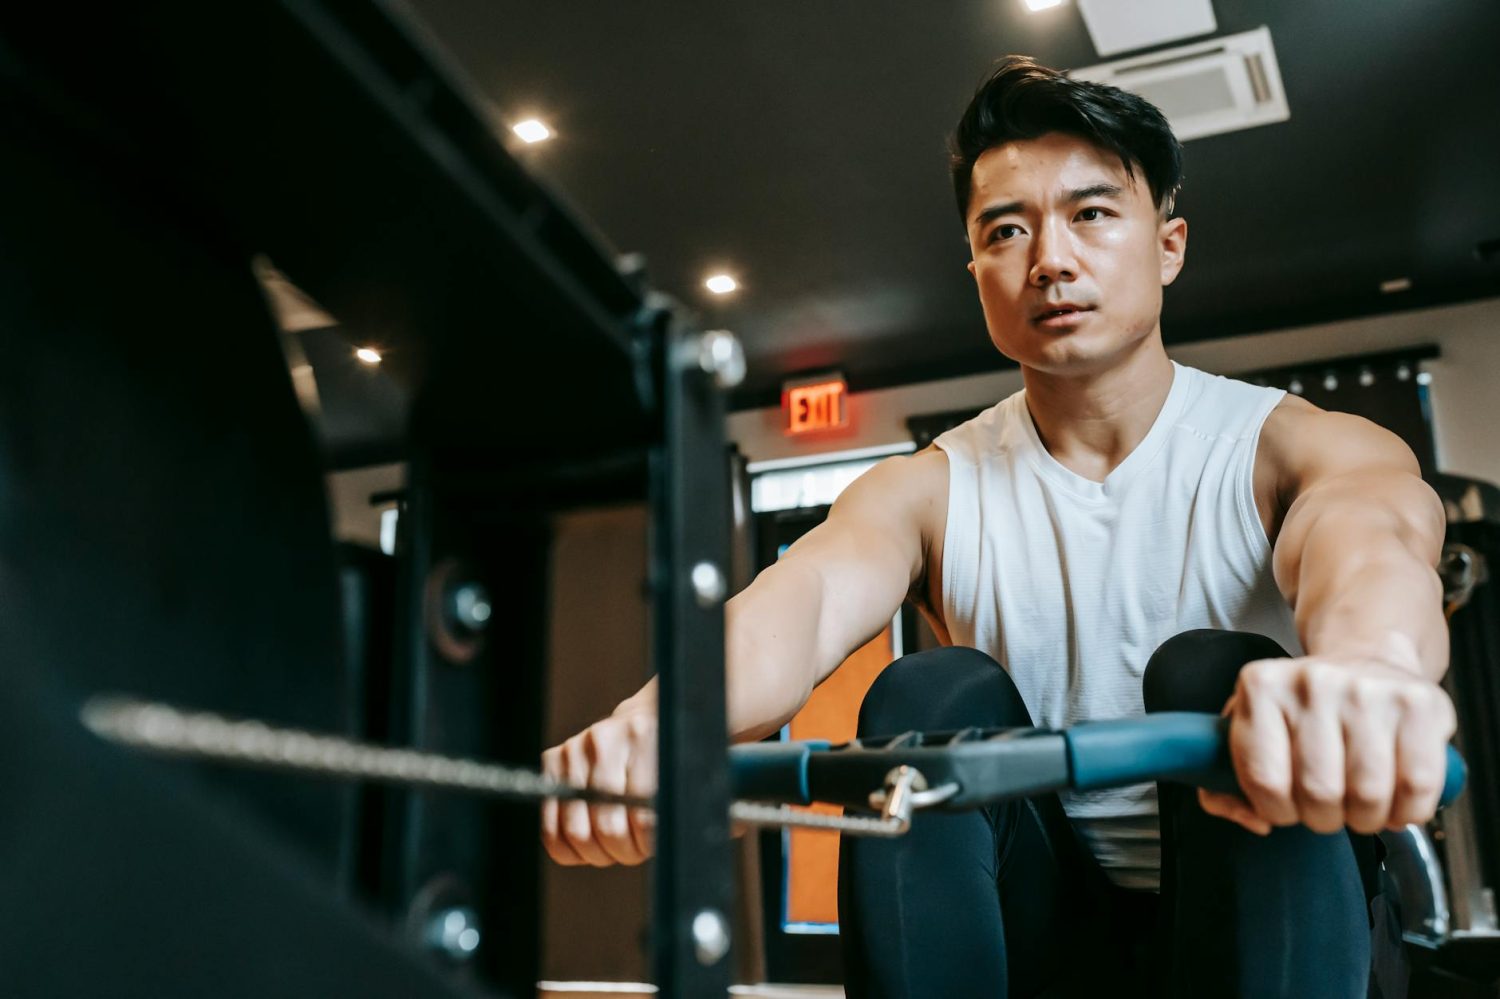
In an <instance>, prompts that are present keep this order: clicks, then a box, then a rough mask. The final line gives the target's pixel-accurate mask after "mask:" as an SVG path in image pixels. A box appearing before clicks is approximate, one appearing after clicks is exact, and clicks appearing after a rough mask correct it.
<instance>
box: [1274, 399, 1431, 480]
mask: <svg viewBox="0 0 1500 999" xmlns="http://www.w3.org/2000/svg"><path fill="white" fill-rule="evenodd" d="M1256 464H1257V466H1263V470H1264V472H1265V473H1267V474H1268V475H1269V476H1271V477H1273V478H1274V480H1275V482H1276V491H1277V493H1278V494H1279V495H1280V496H1282V497H1283V498H1285V497H1292V496H1295V495H1297V494H1298V493H1299V492H1300V491H1301V490H1302V489H1303V488H1305V487H1306V486H1308V485H1310V484H1311V483H1312V482H1314V481H1317V480H1319V479H1322V478H1325V477H1329V476H1334V475H1340V474H1345V473H1352V472H1360V471H1371V470H1377V469H1383V470H1390V471H1401V472H1409V473H1411V474H1420V472H1419V470H1418V467H1417V460H1416V458H1415V456H1413V454H1412V452H1411V448H1409V447H1407V446H1406V443H1405V442H1404V441H1403V440H1401V438H1400V437H1397V436H1396V435H1395V434H1393V433H1391V432H1390V431H1389V430H1386V429H1385V428H1384V427H1382V426H1380V425H1379V424H1376V423H1372V422H1371V421H1369V420H1367V419H1365V418H1364V417H1362V416H1355V415H1353V414H1352V413H1335V412H1330V411H1328V410H1324V409H1320V408H1318V407H1317V406H1314V405H1313V404H1312V403H1310V402H1308V401H1307V400H1306V399H1303V398H1302V397H1300V396H1295V395H1290V394H1288V395H1287V396H1286V397H1285V398H1283V399H1282V400H1281V402H1280V403H1279V404H1277V406H1276V408H1275V409H1273V410H1272V411H1271V414H1270V416H1268V417H1266V422H1265V426H1264V427H1263V428H1262V430H1261V442H1260V447H1259V449H1258V450H1257V453H1256Z"/></svg>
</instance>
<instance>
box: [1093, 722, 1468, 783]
mask: <svg viewBox="0 0 1500 999" xmlns="http://www.w3.org/2000/svg"><path fill="white" fill-rule="evenodd" d="M1064 734H1065V735H1066V736H1067V740H1068V756H1069V765H1070V767H1071V769H1072V773H1073V787H1075V788H1077V789H1079V790H1090V789H1095V788H1105V787H1120V786H1122V785H1125V784H1136V783H1141V782H1144V781H1152V780H1174V781H1178V782H1181V783H1184V784H1193V785H1196V786H1198V787H1206V788H1208V789H1210V790H1213V791H1238V790H1239V784H1238V782H1237V781H1236V780H1235V776H1234V767H1233V765H1232V764H1231V762H1230V759H1229V719H1227V718H1222V717H1220V716H1218V715H1209V714H1199V713H1195V712H1188V711H1162V712H1158V713H1156V714H1150V715H1142V716H1139V717H1135V718H1120V719H1116V720H1113V721H1100V722H1085V723H1083V724H1080V725H1075V726H1073V727H1072V728H1070V729H1068V730H1067V731H1066V732H1065V733H1064ZM1467 777H1468V767H1467V766H1465V765H1464V759H1463V757H1462V756H1460V755H1459V753H1458V750H1456V749H1454V748H1453V747H1452V746H1449V747H1448V773H1447V776H1446V779H1445V780H1444V782H1443V794H1442V797H1441V798H1440V799H1439V802H1438V803H1439V805H1440V806H1444V805H1449V804H1452V802H1453V799H1455V798H1457V797H1458V795H1459V792H1461V791H1462V790H1463V788H1464V781H1465V780H1466V779H1467Z"/></svg>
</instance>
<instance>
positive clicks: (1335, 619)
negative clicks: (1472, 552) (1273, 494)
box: [1275, 413, 1448, 681]
mask: <svg viewBox="0 0 1500 999" xmlns="http://www.w3.org/2000/svg"><path fill="white" fill-rule="evenodd" d="M1298 422H1299V423H1300V424H1301V425H1302V429H1301V430H1300V431H1299V433H1302V434H1306V435H1308V438H1309V443H1307V444H1304V445H1303V447H1301V448H1300V449H1299V451H1298V452H1297V453H1296V454H1294V455H1292V456H1291V458H1292V460H1291V461H1290V462H1288V467H1287V469H1286V473H1287V474H1286V478H1285V482H1286V487H1287V493H1288V495H1289V497H1290V498H1291V499H1292V501H1291V503H1290V506H1289V507H1288V509H1287V513H1286V519H1285V521H1283V523H1282V528H1281V533H1280V536H1279V537H1278V538H1277V541H1276V553H1275V569H1276V582H1277V584H1278V585H1279V586H1280V588H1281V592H1282V593H1283V594H1284V595H1285V596H1286V599H1287V602H1288V603H1290V604H1291V605H1292V608H1293V610H1294V612H1295V614H1296V619H1297V632H1298V634H1299V635H1300V636H1301V638H1302V644H1303V646H1304V648H1306V649H1307V651H1308V653H1309V654H1311V655H1325V654H1363V655H1369V656H1374V657H1377V658H1380V659H1382V660H1384V661H1388V662H1390V663H1392V664H1393V665H1399V666H1400V667H1402V668H1404V669H1409V670H1411V671H1412V672H1415V673H1417V674H1418V675H1420V676H1424V677H1426V678H1427V679H1429V680H1433V681H1437V680H1440V679H1442V676H1443V674H1444V673H1445V672H1446V671H1447V668H1448V628H1447V623H1446V621H1445V619H1444V617H1443V611H1442V598H1443V586H1442V582H1441V580H1439V579H1438V575H1437V572H1436V566H1437V561H1438V556H1439V555H1440V554H1441V552H1442V547H1443V534H1444V529H1445V519H1444V515H1443V506H1442V503H1441V502H1440V501H1439V500H1438V498H1437V495H1436V494H1435V493H1434V492H1433V491H1432V488H1431V487H1430V486H1428V485H1427V483H1425V482H1423V481H1422V478H1421V473H1420V470H1419V469H1418V468H1417V462H1416V459H1415V458H1414V457H1413V456H1412V453H1411V451H1410V450H1409V449H1408V448H1407V447H1406V445H1405V444H1403V443H1402V442H1401V441H1400V439H1399V438H1397V437H1396V436H1395V435H1394V434H1392V433H1390V432H1389V431H1387V430H1384V429H1382V428H1380V427H1377V426H1375V425H1374V424H1372V423H1369V422H1368V421H1366V420H1362V419H1360V418H1359V417H1355V416H1348V415H1346V414H1343V413H1314V414H1302V415H1300V416H1299V417H1298Z"/></svg>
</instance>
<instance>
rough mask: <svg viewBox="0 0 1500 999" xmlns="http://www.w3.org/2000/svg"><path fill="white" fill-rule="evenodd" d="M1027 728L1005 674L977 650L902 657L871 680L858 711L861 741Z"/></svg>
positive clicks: (1027, 720) (1026, 717)
mask: <svg viewBox="0 0 1500 999" xmlns="http://www.w3.org/2000/svg"><path fill="white" fill-rule="evenodd" d="M1030 724H1031V716H1030V714H1029V713H1028V712H1027V710H1026V704H1025V702H1024V701H1022V700H1021V694H1020V692H1019V691H1017V690H1016V685H1015V684H1014V683H1013V682H1012V681H1011V678H1010V674H1008V673H1006V672H1005V670H1004V669H1003V668H1001V666H1000V664H999V663H997V662H995V660H993V659H991V658H990V657H989V656H987V655H985V654H984V653H983V652H979V651H978V650H976V649H964V648H944V649H934V650H932V651H930V652H918V653H915V654H913V655H909V656H903V657H902V658H900V659H898V660H896V661H895V662H893V663H891V664H890V665H889V666H887V667H886V668H885V669H884V670H882V671H881V673H880V675H879V676H877V677H876V678H875V682H874V683H873V684H872V685H871V686H870V690H869V693H867V694H866V695H865V699H864V701H863V703H862V704H861V705H860V709H859V734H860V735H861V736H875V735H894V734H896V733H898V732H904V731H911V730H915V731H928V732H941V731H952V730H956V729H961V728H969V727H971V726H977V727H980V728H1000V727H1005V726H1023V725H1026V726H1029V725H1030Z"/></svg>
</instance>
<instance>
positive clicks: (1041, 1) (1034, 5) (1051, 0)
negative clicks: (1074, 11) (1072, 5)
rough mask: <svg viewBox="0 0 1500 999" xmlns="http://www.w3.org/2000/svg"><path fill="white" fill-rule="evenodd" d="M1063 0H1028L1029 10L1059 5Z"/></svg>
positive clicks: (1027, 7) (1027, 6)
mask: <svg viewBox="0 0 1500 999" xmlns="http://www.w3.org/2000/svg"><path fill="white" fill-rule="evenodd" d="M1062 2H1063V0H1026V9H1027V10H1046V9H1047V8H1048V7H1058V6H1061V5H1062Z"/></svg>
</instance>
